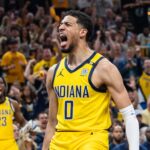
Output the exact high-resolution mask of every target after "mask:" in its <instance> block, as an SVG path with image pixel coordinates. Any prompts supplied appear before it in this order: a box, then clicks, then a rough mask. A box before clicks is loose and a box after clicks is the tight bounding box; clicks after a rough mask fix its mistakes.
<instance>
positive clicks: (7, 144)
mask: <svg viewBox="0 0 150 150" xmlns="http://www.w3.org/2000/svg"><path fill="white" fill-rule="evenodd" d="M6 88H7V86H6V82H5V80H4V78H3V77H0V149H1V150H19V149H18V146H17V144H16V142H15V137H14V132H13V128H14V127H13V117H15V120H16V121H17V122H18V123H20V125H21V126H24V125H25V123H26V120H25V119H24V117H23V115H22V113H21V112H20V108H19V104H18V103H17V102H16V101H14V100H12V99H10V98H8V97H7V96H6Z"/></svg>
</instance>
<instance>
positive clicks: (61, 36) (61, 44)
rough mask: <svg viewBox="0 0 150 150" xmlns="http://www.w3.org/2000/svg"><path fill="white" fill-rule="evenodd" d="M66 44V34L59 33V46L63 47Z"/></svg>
mask: <svg viewBox="0 0 150 150" xmlns="http://www.w3.org/2000/svg"><path fill="white" fill-rule="evenodd" d="M66 45H67V36H66V35H60V46H61V47H65V46H66Z"/></svg>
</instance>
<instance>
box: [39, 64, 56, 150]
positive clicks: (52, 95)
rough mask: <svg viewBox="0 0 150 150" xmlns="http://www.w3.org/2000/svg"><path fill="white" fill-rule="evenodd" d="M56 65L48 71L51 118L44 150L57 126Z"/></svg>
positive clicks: (47, 81)
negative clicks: (54, 77) (53, 84)
mask: <svg viewBox="0 0 150 150" xmlns="http://www.w3.org/2000/svg"><path fill="white" fill-rule="evenodd" d="M55 67H56V65H55V66H53V67H52V68H50V69H49V71H48V73H47V79H46V88H47V92H48V96H49V118H48V124H47V127H46V132H45V137H44V142H43V148H42V150H48V148H49V144H50V141H51V139H52V137H53V135H54V133H55V126H56V124H57V119H56V115H57V107H58V103H57V97H56V94H55V92H54V89H53V86H52V80H53V75H54V70H55Z"/></svg>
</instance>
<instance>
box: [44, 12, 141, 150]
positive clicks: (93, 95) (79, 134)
mask: <svg viewBox="0 0 150 150" xmlns="http://www.w3.org/2000/svg"><path fill="white" fill-rule="evenodd" d="M92 26H93V25H92V21H91V19H90V17H89V16H87V15H86V14H84V13H82V12H80V11H75V10H71V11H68V12H66V13H65V15H64V16H63V18H62V20H61V23H60V25H59V28H58V36H59V41H60V47H61V51H62V52H65V53H67V54H68V55H67V57H66V58H64V59H62V60H61V61H60V63H59V64H57V65H54V66H53V67H52V68H50V69H49V71H48V74H47V81H46V86H47V91H48V93H49V103H50V104H49V121H48V125H47V129H46V134H45V139H44V143H43V150H48V149H50V150H108V149H109V147H108V131H107V129H108V128H109V127H110V125H111V121H110V114H109V102H110V96H111V97H112V98H113V100H114V102H115V104H116V105H117V107H118V108H119V109H120V112H121V113H122V115H123V118H124V120H125V126H126V133H127V139H128V142H129V147H130V150H139V127H138V121H137V119H136V116H135V112H134V109H133V106H132V104H131V102H130V99H129V96H128V94H127V91H126V89H125V87H124V85H123V82H122V78H121V75H120V73H119V72H118V70H117V69H116V67H115V66H114V65H113V64H111V62H109V61H108V60H107V59H106V58H104V57H103V56H102V55H100V54H98V53H96V52H94V51H93V50H91V49H90V47H89V46H88V41H89V37H90V36H91V35H92ZM49 144H50V145H49Z"/></svg>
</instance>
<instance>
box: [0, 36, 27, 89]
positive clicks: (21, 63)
mask: <svg viewBox="0 0 150 150" xmlns="http://www.w3.org/2000/svg"><path fill="white" fill-rule="evenodd" d="M7 42H8V43H7V44H9V48H10V50H9V51H8V52H6V53H5V54H4V55H3V57H2V62H1V65H2V67H3V70H4V71H5V74H6V81H7V83H8V86H9V87H10V85H12V84H13V83H14V82H18V83H20V84H23V83H24V75H23V72H24V69H25V66H26V64H27V60H26V58H25V56H24V54H22V53H20V52H18V41H17V40H16V39H14V38H9V39H8V41H7Z"/></svg>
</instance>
